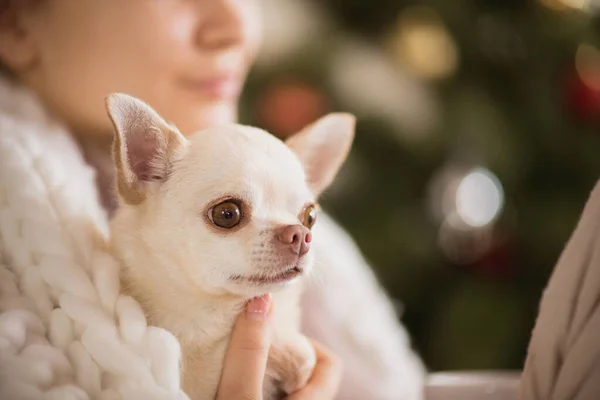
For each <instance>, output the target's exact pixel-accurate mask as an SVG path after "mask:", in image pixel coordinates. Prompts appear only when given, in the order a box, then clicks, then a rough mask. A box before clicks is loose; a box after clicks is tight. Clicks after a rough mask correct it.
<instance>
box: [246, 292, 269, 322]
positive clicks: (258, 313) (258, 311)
mask: <svg viewBox="0 0 600 400" xmlns="http://www.w3.org/2000/svg"><path fill="white" fill-rule="evenodd" d="M270 308H271V295H270V294H268V293H267V294H265V295H262V296H261V297H254V298H252V299H250V300H249V301H248V303H247V304H246V315H248V318H250V319H253V320H264V319H265V318H267V315H268V314H269V309H270Z"/></svg>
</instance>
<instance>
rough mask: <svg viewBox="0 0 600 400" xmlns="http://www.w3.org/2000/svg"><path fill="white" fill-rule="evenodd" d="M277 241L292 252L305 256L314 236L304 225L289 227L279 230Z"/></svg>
mask: <svg viewBox="0 0 600 400" xmlns="http://www.w3.org/2000/svg"><path fill="white" fill-rule="evenodd" d="M276 236H277V240H279V242H281V243H282V244H284V245H286V246H290V248H291V250H292V251H293V252H294V253H296V254H298V255H300V256H303V255H305V254H306V253H307V252H308V250H309V249H310V242H311V241H312V234H311V233H310V230H309V229H308V228H307V227H305V226H303V225H299V224H298V225H287V226H283V227H281V228H279V229H278V230H277V233H276Z"/></svg>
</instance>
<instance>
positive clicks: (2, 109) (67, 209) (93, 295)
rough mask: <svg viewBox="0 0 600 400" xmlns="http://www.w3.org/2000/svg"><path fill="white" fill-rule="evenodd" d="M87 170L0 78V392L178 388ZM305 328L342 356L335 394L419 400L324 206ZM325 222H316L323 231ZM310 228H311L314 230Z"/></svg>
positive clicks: (147, 397)
mask: <svg viewBox="0 0 600 400" xmlns="http://www.w3.org/2000/svg"><path fill="white" fill-rule="evenodd" d="M95 185H96V182H95V173H94V170H93V169H92V168H90V167H89V166H87V164H86V162H85V161H84V159H83V156H82V154H81V151H80V149H79V147H78V146H77V145H76V143H75V142H74V141H73V139H72V138H71V136H70V134H69V132H67V130H65V129H64V128H63V127H61V126H60V125H59V124H57V123H56V122H55V121H54V120H53V119H52V118H50V117H49V116H48V115H47V114H46V113H45V112H44V110H43V108H42V107H40V105H39V102H38V101H37V99H36V97H35V96H33V95H32V94H31V93H29V92H26V91H25V90H24V89H22V88H20V87H16V86H14V85H11V84H10V83H8V82H6V81H4V80H2V79H0V257H1V258H0V399H2V400H5V399H6V400H20V399H36V400H37V399H61V400H68V399H125V400H137V399H143V400H152V399H176V398H177V399H184V398H187V396H185V394H184V393H183V392H182V391H181V387H180V381H179V375H180V370H179V359H180V350H179V344H178V342H177V340H176V339H175V338H174V337H173V336H172V335H170V334H169V333H168V332H166V331H164V330H162V329H159V328H156V327H152V326H147V324H146V320H145V318H144V315H143V313H142V310H141V308H140V307H139V305H138V304H137V303H136V302H135V301H134V300H133V299H131V298H129V297H127V296H124V295H121V294H120V291H119V280H118V266H117V264H116V263H115V261H114V260H113V259H112V257H111V256H110V255H109V254H108V253H106V252H105V251H104V250H103V247H102V246H100V245H99V243H100V242H102V241H100V240H97V239H98V238H101V237H106V235H107V234H108V224H107V216H106V214H105V211H104V209H103V208H102V207H101V204H100V201H99V198H98V192H97V188H96V186H95ZM316 229H319V230H320V231H322V232H321V233H318V235H319V236H320V237H321V239H323V240H320V241H316V242H315V251H316V252H317V264H318V265H317V269H319V270H320V271H321V272H323V274H322V275H321V276H319V277H318V279H317V280H318V282H317V284H313V285H309V287H308V291H307V294H306V296H305V297H306V299H305V304H304V308H305V310H306V308H309V309H310V310H309V312H308V313H306V314H307V315H305V318H304V329H305V332H306V333H307V334H308V335H309V336H312V337H315V338H316V339H318V340H321V341H322V342H325V344H326V345H328V346H329V347H330V348H332V349H333V351H334V352H336V353H338V354H339V355H341V357H342V359H343V361H344V363H345V370H346V373H345V376H344V380H343V384H342V389H341V393H340V396H339V398H341V399H345V400H353V399H356V400H359V399H361V400H362V399H367V398H368V399H372V400H396V399H406V400H418V399H420V398H421V396H422V385H423V381H424V369H423V366H422V364H421V362H420V360H419V359H418V357H416V355H415V354H414V353H413V352H412V351H411V349H410V346H409V341H408V337H407V335H406V332H405V331H404V329H403V327H402V326H401V325H400V324H398V322H397V319H396V315H395V313H394V311H393V308H392V306H391V302H390V301H389V299H388V298H387V296H385V294H384V293H383V292H382V291H381V288H380V286H379V284H378V282H377V281H376V279H375V277H374V275H373V273H372V272H371V271H370V270H369V268H368V266H367V264H366V262H365V260H364V259H363V258H362V256H361V255H360V252H359V251H358V249H357V248H356V246H355V245H354V243H353V242H352V241H351V239H350V238H349V237H348V236H347V235H346V234H345V233H344V232H343V231H342V230H340V229H339V228H338V227H337V226H336V225H335V224H334V223H333V221H331V220H330V219H329V218H327V217H326V216H325V215H323V216H322V217H320V222H319V224H317V227H316ZM323 231H327V233H325V232H323ZM315 235H317V231H315Z"/></svg>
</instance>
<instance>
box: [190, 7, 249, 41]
mask: <svg viewBox="0 0 600 400" xmlns="http://www.w3.org/2000/svg"><path fill="white" fill-rule="evenodd" d="M201 3H204V4H203V7H199V9H200V12H202V13H205V15H202V16H201V17H203V18H202V20H203V24H202V26H200V28H199V32H198V42H199V44H200V45H201V46H202V47H203V48H209V49H220V48H227V47H234V46H236V45H239V44H241V43H242V42H243V40H244V19H243V17H244V16H243V12H242V9H241V7H242V6H241V5H240V2H239V1H235V0H210V1H207V0H204V1H201Z"/></svg>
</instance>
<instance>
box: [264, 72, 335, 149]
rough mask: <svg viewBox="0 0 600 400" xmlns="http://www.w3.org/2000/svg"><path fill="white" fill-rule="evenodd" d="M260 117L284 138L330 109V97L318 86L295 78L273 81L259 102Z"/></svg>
mask: <svg viewBox="0 0 600 400" xmlns="http://www.w3.org/2000/svg"><path fill="white" fill-rule="evenodd" d="M257 104H258V105H257V112H258V116H259V118H260V120H261V122H262V124H263V126H264V127H265V129H267V130H269V131H270V132H272V133H273V134H275V135H277V136H279V137H282V138H285V137H288V136H290V135H292V134H294V133H296V132H298V131H300V130H301V129H302V128H304V127H305V126H307V125H309V124H311V123H312V122H314V121H315V120H317V119H318V118H320V117H322V116H323V115H324V114H326V113H327V112H329V109H330V108H329V99H328V97H327V96H326V95H325V93H323V91H321V90H320V89H318V88H317V87H316V86H314V85H312V84H310V83H306V82H302V81H300V80H296V79H285V80H279V81H276V82H273V83H272V84H270V85H269V86H268V87H267V89H266V90H265V92H264V93H263V94H262V95H261V96H260V98H259V99H258V102H257Z"/></svg>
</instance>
